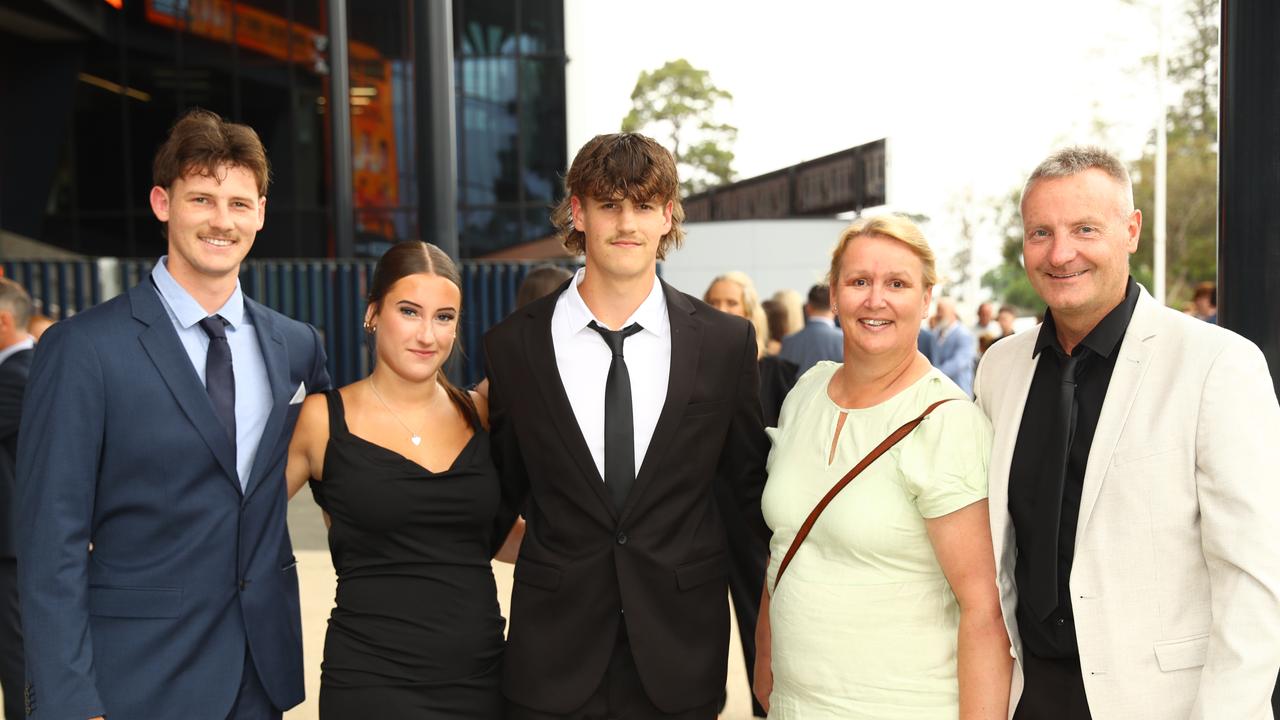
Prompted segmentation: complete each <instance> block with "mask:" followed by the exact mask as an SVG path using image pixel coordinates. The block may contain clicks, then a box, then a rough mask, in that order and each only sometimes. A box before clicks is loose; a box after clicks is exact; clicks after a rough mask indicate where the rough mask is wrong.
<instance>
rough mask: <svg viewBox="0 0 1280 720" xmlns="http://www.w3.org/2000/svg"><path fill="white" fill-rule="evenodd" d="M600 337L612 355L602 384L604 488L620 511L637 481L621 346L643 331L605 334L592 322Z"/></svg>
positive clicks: (632, 329) (632, 327)
mask: <svg viewBox="0 0 1280 720" xmlns="http://www.w3.org/2000/svg"><path fill="white" fill-rule="evenodd" d="M588 327H590V328H591V329H592V330H595V331H596V332H598V333H600V337H602V338H604V341H605V344H607V345H608V346H609V350H611V351H612V352H613V360H612V361H611V362H610V363H609V379H608V380H606V381H605V384H604V484H605V485H607V486H608V488H609V495H610V496H611V497H612V498H613V506H614V507H615V508H616V509H618V510H621V509H622V504H623V503H624V502H626V500H627V493H628V492H630V491H631V483H633V482H635V479H636V436H635V421H634V419H633V417H632V410H631V373H629V372H627V361H626V359H624V358H623V357H622V344H623V343H624V342H626V339H627V338H629V337H631V336H632V335H635V334H636V333H638V332H640V331H641V330H642V329H643V328H641V327H640V325H639V324H638V323H631V324H630V325H628V326H626V327H625V328H623V329H621V330H606V329H604V328H603V327H600V326H599V325H598V324H596V321H595V320H592V321H591V323H590V324H589V325H588Z"/></svg>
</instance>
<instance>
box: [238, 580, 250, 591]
mask: <svg viewBox="0 0 1280 720" xmlns="http://www.w3.org/2000/svg"><path fill="white" fill-rule="evenodd" d="M247 587H249V581H248V580H241V581H240V592H244V589H245V588H247Z"/></svg>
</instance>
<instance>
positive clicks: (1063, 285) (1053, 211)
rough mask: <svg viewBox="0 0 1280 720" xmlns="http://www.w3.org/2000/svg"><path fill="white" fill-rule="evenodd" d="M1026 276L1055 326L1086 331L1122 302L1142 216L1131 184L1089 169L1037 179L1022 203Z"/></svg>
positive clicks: (1136, 246) (1094, 169)
mask: <svg viewBox="0 0 1280 720" xmlns="http://www.w3.org/2000/svg"><path fill="white" fill-rule="evenodd" d="M1022 225H1023V230H1024V235H1023V240H1022V253H1023V258H1024V260H1025V262H1026V266H1027V278H1028V279H1029V280H1030V281H1031V285H1032V287H1034V288H1035V290H1036V293H1037V294H1039V295H1040V297H1041V298H1043V299H1044V301H1045V304H1047V305H1048V306H1049V309H1050V310H1052V311H1053V318H1054V321H1055V322H1057V323H1059V324H1066V325H1068V326H1070V327H1071V328H1073V329H1074V331H1075V332H1078V333H1087V332H1088V330H1090V329H1092V328H1093V327H1094V326H1095V325H1097V324H1098V323H1099V322H1100V321H1101V320H1102V318H1104V317H1106V315H1107V313H1108V312H1110V311H1111V310H1112V309H1113V308H1115V307H1116V306H1117V305H1119V304H1120V302H1121V301H1123V300H1124V294H1125V287H1126V285H1127V283H1128V279H1129V255H1130V254H1132V253H1133V252H1134V251H1136V250H1137V249H1138V236H1139V235H1140V234H1141V232H1142V212H1141V211H1139V210H1135V209H1133V207H1132V204H1131V202H1130V200H1129V197H1128V194H1127V193H1126V189H1125V187H1124V186H1123V185H1122V184H1121V183H1120V182H1118V181H1116V180H1114V179H1112V178H1111V176H1109V175H1107V174H1106V173H1105V172H1103V171H1102V170H1099V169H1097V168H1091V169H1088V170H1085V171H1084V172H1081V173H1077V174H1075V175H1071V176H1068V177H1045V178H1040V179H1038V180H1036V181H1035V182H1034V183H1033V184H1032V185H1031V187H1030V188H1028V190H1027V193H1026V195H1025V196H1024V197H1023V199H1022Z"/></svg>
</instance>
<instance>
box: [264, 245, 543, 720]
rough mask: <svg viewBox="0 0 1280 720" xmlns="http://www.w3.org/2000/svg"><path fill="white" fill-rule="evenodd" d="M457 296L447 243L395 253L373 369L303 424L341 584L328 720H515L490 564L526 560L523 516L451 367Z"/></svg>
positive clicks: (379, 286)
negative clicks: (517, 556) (522, 556)
mask: <svg viewBox="0 0 1280 720" xmlns="http://www.w3.org/2000/svg"><path fill="white" fill-rule="evenodd" d="M460 288H461V282H460V278H459V276H458V271H457V268H456V266H455V265H454V264H453V261H452V260H450V259H449V257H448V256H447V255H446V254H445V253H444V252H443V251H441V250H440V249H439V248H437V247H435V246H434V245H430V244H427V243H423V242H416V241H414V242H404V243H400V244H398V245H395V246H394V247H392V248H391V249H390V250H388V251H387V253H386V254H385V255H383V256H382V259H381V260H379V261H378V266H377V269H376V270H374V274H373V279H372V281H371V284H370V288H369V298H368V301H369V304H368V309H367V311H366V312H365V323H364V327H365V330H366V332H368V333H369V335H370V337H371V338H372V340H373V344H374V347H375V349H376V356H377V362H376V365H375V367H374V370H373V373H372V374H371V375H370V376H369V377H367V378H365V379H363V380H360V381H358V382H355V383H352V384H351V385H348V386H346V387H344V388H342V389H340V390H335V391H330V392H328V393H326V394H324V395H313V396H311V397H308V398H307V399H306V401H305V402H304V403H303V406H302V410H301V414H300V415H299V417H298V424H297V429H296V430H295V432H294V437H293V442H292V444H291V445H290V448H289V465H288V471H287V475H288V482H289V492H290V495H292V494H293V493H295V492H297V491H298V490H299V489H300V488H301V487H302V485H303V484H304V483H306V482H308V481H310V484H311V488H312V492H313V494H314V495H315V498H316V500H317V502H318V503H319V505H320V507H321V508H322V509H323V510H324V512H325V521H326V523H327V524H328V525H329V550H330V553H331V554H332V556H333V566H334V569H335V570H336V571H337V575H338V589H337V604H336V607H334V609H333V613H332V614H331V616H330V618H329V629H328V632H327V634H326V635H325V648H324V663H323V665H322V666H321V678H320V717H321V718H322V720H340V719H342V718H353V719H354V718H359V719H361V720H363V719H364V718H380V719H384V720H396V719H397V718H414V719H415V720H417V719H423V718H494V719H496V718H500V717H501V716H502V693H501V690H500V687H499V682H500V678H501V657H502V645H503V637H502V631H503V622H504V621H503V619H502V616H501V614H500V612H499V609H498V599H497V590H496V587H495V585H494V579H493V572H492V570H491V569H490V564H489V561H490V558H492V557H493V556H494V554H495V551H498V550H499V549H500V546H501V552H500V553H499V558H500V559H506V560H508V561H514V553H515V547H516V546H517V545H518V542H519V539H518V535H519V531H518V530H517V531H515V532H510V533H509V531H510V530H511V529H512V526H513V522H514V521H515V514H514V513H513V512H511V511H510V510H509V509H507V508H504V507H503V506H502V502H501V498H500V493H499V487H498V476H497V471H496V470H495V469H494V466H493V464H492V461H491V460H490V458H489V441H488V435H487V433H486V431H485V425H486V424H487V420H488V418H487V413H488V411H487V406H486V403H485V400H484V398H482V397H480V396H478V395H475V394H474V393H468V392H466V391H463V390H460V389H458V388H456V387H454V386H453V385H452V384H450V383H449V381H448V379H447V378H446V377H445V374H444V371H443V370H442V367H443V365H444V362H445V360H446V359H447V358H448V357H449V354H450V353H451V352H452V351H453V347H454V344H455V341H456V336H457V330H458V315H459V312H460V311H461V309H462V291H461V289H460ZM509 535H510V536H509ZM504 540H506V543H505V544H504Z"/></svg>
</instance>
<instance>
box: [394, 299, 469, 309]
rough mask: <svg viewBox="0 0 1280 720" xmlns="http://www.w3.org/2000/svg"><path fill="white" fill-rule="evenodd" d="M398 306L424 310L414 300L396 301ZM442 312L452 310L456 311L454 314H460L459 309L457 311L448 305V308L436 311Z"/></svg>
mask: <svg viewBox="0 0 1280 720" xmlns="http://www.w3.org/2000/svg"><path fill="white" fill-rule="evenodd" d="M396 305H397V306H399V305H409V306H411V307H413V308H414V309H416V310H421V309H422V306H421V305H419V304H418V303H416V302H414V301H412V300H405V299H401V300H397V301H396ZM441 310H452V311H454V312H458V309H457V308H455V307H454V306H452V305H446V306H444V307H438V308H436V311H437V312H439V311H441Z"/></svg>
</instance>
